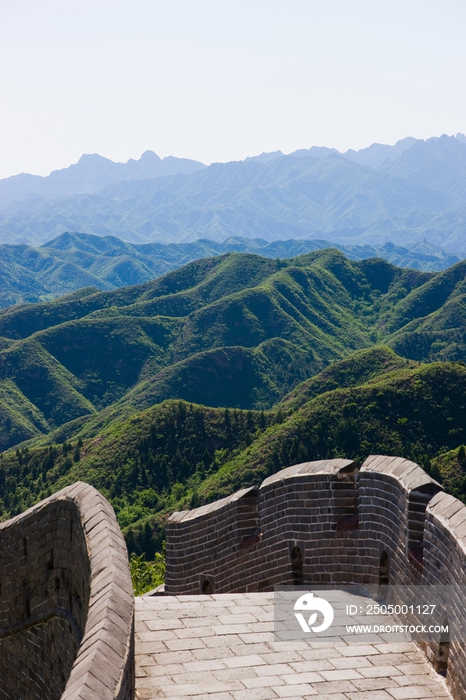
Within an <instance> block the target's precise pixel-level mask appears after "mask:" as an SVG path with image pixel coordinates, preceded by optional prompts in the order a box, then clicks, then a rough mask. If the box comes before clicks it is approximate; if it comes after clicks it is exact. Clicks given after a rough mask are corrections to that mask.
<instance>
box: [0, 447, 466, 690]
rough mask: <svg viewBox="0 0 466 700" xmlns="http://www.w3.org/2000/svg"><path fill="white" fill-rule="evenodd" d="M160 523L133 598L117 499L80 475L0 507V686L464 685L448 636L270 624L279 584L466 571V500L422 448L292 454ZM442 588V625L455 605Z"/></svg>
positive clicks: (441, 577) (441, 581)
mask: <svg viewBox="0 0 466 700" xmlns="http://www.w3.org/2000/svg"><path fill="white" fill-rule="evenodd" d="M166 540H167V573H166V583H165V591H164V594H163V595H157V596H155V597H151V596H143V597H141V598H138V599H136V601H135V600H134V598H133V595H132V590H131V581H130V576H129V571H128V562H127V553H126V548H125V545H124V541H123V538H122V535H121V533H120V530H119V528H118V525H117V522H116V519H115V516H114V513H113V510H112V508H111V507H110V506H109V504H108V503H107V502H106V501H105V499H104V498H103V497H102V496H101V495H100V494H99V493H98V492H97V491H96V490H95V489H93V488H92V487H90V486H88V485H86V484H82V483H78V484H75V485H73V486H70V487H68V488H66V489H64V490H63V491H61V492H59V493H57V494H54V495H53V496H51V497H50V498H48V499H47V500H45V501H43V502H41V503H39V504H38V505H37V506H34V507H33V508H31V509H29V510H28V511H26V512H25V513H23V514H21V515H18V516H17V517H15V518H14V519H12V520H10V521H8V522H4V523H2V524H0V562H1V563H0V619H1V620H0V698H6V699H8V700H29V699H31V700H39V699H40V700H45V699H47V700H48V699H50V700H56V699H57V700H58V698H65V699H66V700H71V698H73V699H76V700H77V699H78V698H79V699H82V700H90V699H96V700H100V699H102V700H106V699H107V698H108V699H109V700H112V699H113V700H132V699H133V698H134V697H139V698H143V697H144V698H152V697H154V698H155V697H172V698H174V697H192V696H195V697H197V698H198V699H199V700H200V699H201V698H202V697H205V698H209V699H210V698H212V700H217V697H218V700H220V699H221V700H228V699H229V698H232V699H233V700H246V699H247V698H251V700H252V699H254V700H258V699H259V698H263V699H265V698H277V697H300V698H301V697H303V698H307V697H313V696H316V697H317V698H318V700H321V698H322V699H325V698H332V700H343V699H347V698H349V699H350V700H358V699H359V698H360V700H365V699H366V698H367V699H369V698H373V700H378V699H379V698H381V699H382V700H383V699H384V698H390V699H391V700H393V698H395V700H396V699H398V698H400V699H401V698H435V697H438V698H440V697H453V698H456V699H458V700H465V699H466V645H465V643H464V640H461V639H460V638H452V639H445V638H440V637H439V638H438V639H437V640H434V642H432V640H429V641H428V642H427V641H425V642H423V641H422V640H421V644H420V647H416V646H415V645H414V643H410V644H409V645H404V646H403V645H402V644H400V645H398V646H397V645H394V646H393V645H392V646H390V644H385V645H384V644H375V643H374V644H366V646H365V647H363V648H361V651H360V652H357V651H354V650H353V651H351V650H349V649H347V650H346V651H345V649H343V650H341V649H340V650H338V649H336V648H335V649H324V652H325V653H324V654H323V655H322V654H320V653H319V651H318V650H316V649H315V648H313V647H312V644H311V645H310V646H309V647H308V648H307V647H306V648H305V649H304V648H303V647H302V646H301V647H299V646H297V647H296V649H294V650H293V649H292V648H291V647H288V650H287V649H286V648H285V647H284V648H283V649H282V650H281V651H280V649H281V647H277V645H276V644H275V645H274V643H273V641H272V636H271V621H270V619H269V618H268V617H267V615H268V614H269V613H267V610H270V607H271V602H272V596H273V594H272V593H271V592H272V591H273V589H274V586H276V585H283V584H287V585H291V584H295V585H305V586H307V585H312V584H315V585H317V584H342V585H343V584H348V583H359V584H375V585H386V584H387V583H390V584H397V585H416V586H425V585H447V586H455V587H457V590H460V587H462V586H465V585H466V506H464V505H463V504H462V503H461V502H460V501H458V500H457V499H455V498H454V497H453V496H450V495H448V494H445V493H444V492H443V490H442V487H441V486H440V484H438V483H437V482H435V481H434V480H433V479H431V478H430V477H429V476H428V475H427V474H426V473H425V472H424V471H423V470H422V469H421V468H420V467H419V466H417V465H416V464H414V463H412V462H409V461H407V460H405V459H402V458H399V457H386V456H372V457H369V458H368V459H367V460H366V462H365V463H364V464H363V465H362V466H361V467H360V468H359V467H358V465H357V464H355V463H354V462H352V461H349V460H344V459H334V460H327V461H319V462H310V463H305V464H300V465H295V466H293V467H289V468H287V469H283V470H282V471H280V472H278V473H276V474H274V475H273V476H271V477H269V478H268V479H266V480H265V481H264V482H263V483H262V484H261V485H260V486H258V487H252V488H248V489H244V490H242V491H239V492H238V493H235V494H233V495H231V496H229V497H227V498H224V499H221V500H219V501H216V502H213V503H210V504H208V505H205V506H201V507H200V508H196V509H194V510H191V511H182V512H177V513H173V514H172V516H171V517H170V518H169V520H168V524H167V532H166ZM452 590H453V589H452ZM450 602H451V604H452V606H451V610H453V614H452V616H451V617H450V619H449V620H448V622H449V624H450V625H451V626H452V628H454V626H455V624H456V625H461V623H462V621H463V619H464V618H465V617H466V610H465V608H464V603H463V601H462V600H460V598H459V597H458V598H457V599H454V600H452V601H450ZM221 606H223V608H221ZM254 606H255V607H254ZM267 606H268V607H267ZM220 608H221V609H222V610H224V611H225V610H228V613H227V614H224V615H223V614H220V613H219V612H218V611H219V610H220ZM135 610H136V614H135V612H134V611H135ZM216 611H217V612H216ZM235 611H236V612H235ZM245 611H246V612H245ZM216 616H217V617H216ZM134 618H135V620H134ZM229 618H232V623H231V626H230V627H229V628H228V629H227V627H228V626H227V627H223V628H222V627H221V625H226V621H227V620H228V619H229ZM215 620H217V623H216V622H215ZM134 621H136V632H134V630H133V626H134ZM219 621H220V622H219ZM220 623H221V624H220ZM228 635H230V636H228ZM233 638H234V641H233ZM135 640H136V651H135V643H134V642H135ZM235 645H236V646H235ZM248 645H249V647H248ZM235 649H236V651H235ZM248 649H249V653H248ZM420 649H421V650H422V651H420ZM232 650H233V651H232ZM278 657H280V658H281V659H282V661H281V662H280V663H278ZM242 659H243V660H244V659H247V664H248V665H249V666H250V667H251V668H246V662H244V663H242ZM274 659H275V661H273V660H274ZM384 660H385V661H386V662H387V663H386V664H385V666H384V665H383V663H382V662H383V661H384ZM389 661H390V664H389V663H388V662H389ZM267 664H270V666H267ZM135 665H136V667H137V669H136V672H135ZM279 667H280V668H279ZM410 667H416V669H417V670H416V672H414V671H413V670H412V669H411V670H409V668H410ZM264 668H266V669H267V670H266V671H264V670H263V669H264ZM257 669H258V670H257ZM261 669H262V671H261ZM280 669H281V670H280ZM306 669H307V671H306ZM429 669H430V670H429ZM382 670H383V671H384V673H385V675H383V673H382V672H381V671H382ZM437 671H439V672H441V673H442V674H443V676H445V677H446V685H445V682H444V680H443V676H441V675H439V674H437ZM177 674H178V675H177ZM273 674H275V675H273ZM292 674H294V676H293V678H294V680H293V683H295V684H296V685H295V686H293V685H290V686H288V685H287V683H291V681H290V680H286V679H290V678H291V677H292ZM338 674H339V675H338ZM345 674H346V675H345ZM272 676H273V679H272ZM208 679H209V680H208ZM267 679H268V681H267V682H268V685H267V683H265V681H266V680H267ZM209 683H210V685H209ZM338 684H339V685H338ZM298 686H299V688H300V690H299V691H298V690H296V688H298ZM290 688H292V689H293V688H295V690H291V691H290ZM419 689H420V690H419ZM259 691H260V692H259Z"/></svg>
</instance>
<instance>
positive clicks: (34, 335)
mask: <svg viewBox="0 0 466 700" xmlns="http://www.w3.org/2000/svg"><path fill="white" fill-rule="evenodd" d="M465 275H466V262H465V261H461V262H458V263H456V264H455V265H453V266H451V267H449V268H448V269H446V270H443V271H440V272H427V271H421V270H412V269H411V270H410V269H403V268H399V267H396V266H394V265H392V264H390V263H388V262H387V261H384V260H382V259H374V258H372V259H368V260H361V261H355V260H349V259H348V258H346V257H345V256H344V255H343V254H342V253H341V252H340V251H338V250H336V249H325V250H316V251H313V252H310V253H306V254H304V255H299V256H297V257H294V258H289V259H277V258H275V259H272V258H266V257H263V256H259V255H256V254H252V253H237V252H230V253H226V254H223V255H220V256H216V257H209V258H204V259H201V260H196V261H193V262H190V263H189V264H187V265H184V266H183V267H180V268H179V269H176V270H173V271H171V272H169V273H167V274H165V275H163V276H162V277H160V278H159V279H156V280H151V281H149V282H145V283H144V284H140V285H136V286H130V287H125V288H121V289H115V290H107V291H98V290H95V289H92V288H83V289H80V290H78V291H76V292H73V293H71V294H68V295H65V296H63V297H60V298H59V299H56V300H53V301H49V302H43V303H38V304H22V305H17V306H14V307H11V308H9V309H6V310H3V311H0V450H1V451H2V452H1V454H0V518H6V517H9V516H11V515H14V514H15V513H17V512H19V511H20V510H21V509H24V508H26V507H28V506H29V505H32V503H34V502H36V501H37V500H39V499H40V498H42V497H44V496H45V495H47V493H50V492H51V491H53V490H57V489H59V488H61V487H62V486H64V485H65V484H67V483H71V482H72V481H75V480H76V479H81V480H84V481H87V482H89V483H92V484H94V485H95V486H96V487H97V488H99V489H101V490H102V492H103V493H104V494H105V495H106V496H107V497H108V498H109V499H110V500H111V502H112V505H113V506H114V508H115V510H116V512H117V515H118V518H119V521H120V524H121V526H122V527H123V528H124V529H125V534H126V537H127V542H128V545H129V547H130V550H131V551H136V552H139V553H140V552H146V554H147V555H148V556H153V554H154V551H155V548H156V547H160V543H161V539H162V538H163V527H164V522H165V519H166V516H167V514H168V513H169V512H170V511H171V510H173V509H174V508H178V509H179V508H184V507H192V506H195V505H199V504H200V503H204V502H208V501H210V500H212V499H214V498H216V497H219V496H221V495H225V494H227V493H230V492H231V491H232V490H233V489H236V488H240V487H242V486H246V485H250V484H254V483H256V482H258V481H260V480H261V479H262V478H264V477H265V476H267V475H269V474H271V473H273V472H275V471H277V470H278V469H280V468H282V467H284V466H288V465H290V464H293V463H296V462H302V461H307V460H310V459H321V458H322V459H323V458H327V457H333V456H347V457H351V458H354V459H356V460H363V459H364V458H365V457H366V456H367V455H368V454H370V453H374V452H381V453H387V454H399V455H402V456H405V457H407V458H410V459H414V460H415V461H417V462H419V463H421V464H423V465H424V466H425V467H426V468H427V469H432V470H434V472H433V473H435V476H436V478H441V479H444V483H445V484H446V485H447V486H448V488H449V490H450V492H452V493H455V494H456V495H458V496H459V497H461V498H465V497H466V478H465V476H466V475H465V473H463V472H464V469H463V467H464V465H463V466H462V465H461V463H459V462H458V460H457V458H456V457H455V455H456V454H457V452H458V448H459V447H460V446H461V445H462V444H464V442H465V440H466V437H465V427H464V426H465V419H466V404H465V402H464V395H465V393H466V367H465V361H466V334H465V330H464V329H465V328H466V324H465V318H466V286H465ZM452 450H453V451H455V450H456V452H451V451H452ZM440 467H441V469H440ZM435 470H437V471H438V473H437V471H435Z"/></svg>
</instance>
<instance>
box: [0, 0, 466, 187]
mask: <svg viewBox="0 0 466 700" xmlns="http://www.w3.org/2000/svg"><path fill="white" fill-rule="evenodd" d="M465 37H466V2H465V1H464V0H367V1H366V0H318V1H317V0H286V1H285V0H247V1H243V0H234V1H232V0H215V1H209V0H190V1H188V0H164V1H163V2H161V1H159V0H132V1H130V0H79V2H76V1H75V0H40V2H38V1H37V0H14V2H12V0H0V177H7V176H9V175H13V174H16V173H19V172H32V173H36V174H40V175H45V174H48V173H49V172H50V171H51V170H53V169H56V168H62V167H66V166H67V165H69V164H70V163H72V162H76V161H77V160H78V159H79V157H80V156H81V155H82V154H83V153H100V154H101V155H104V156H106V157H108V158H111V159H112V160H119V161H126V160H128V158H139V156H140V155H141V153H142V152H143V151H145V150H147V149H151V150H154V151H155V152H156V153H158V154H159V155H160V156H166V155H170V154H171V155H175V156H184V157H188V158H195V159H198V160H202V161H203V162H205V163H210V162H212V161H226V160H238V159H243V158H245V157H246V156H248V155H254V154H257V153H261V152H262V151H272V150H277V149H280V150H282V151H283V152H284V153H289V152H290V151H293V150H295V149H297V148H309V147H310V146H312V145H326V146H333V147H335V148H338V149H339V150H346V149H347V148H355V149H358V148H362V147H364V146H367V145H369V144H370V143H372V142H374V141H379V142H382V143H394V142H395V141H396V140H398V139H399V138H403V137H404V136H408V135H410V136H416V137H419V138H426V137H428V136H432V135H440V134H442V133H448V134H454V133H456V132H458V131H462V132H466V70H465V69H466V40H465Z"/></svg>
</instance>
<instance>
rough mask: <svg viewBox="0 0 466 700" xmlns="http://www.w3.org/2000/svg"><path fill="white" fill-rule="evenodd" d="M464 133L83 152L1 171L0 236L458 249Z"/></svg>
mask: <svg viewBox="0 0 466 700" xmlns="http://www.w3.org/2000/svg"><path fill="white" fill-rule="evenodd" d="M465 216H466V137H464V136H463V135H462V134H458V135H457V136H456V137H453V136H451V137H449V136H446V135H444V136H441V137H440V138H432V139H427V140H426V141H423V140H417V139H413V138H406V139H403V140H401V141H399V142H398V143H397V144H395V145H394V146H385V145H382V144H372V146H370V147H369V148H367V149H362V150H360V151H357V152H356V151H347V152H346V153H344V154H341V153H338V151H336V150H335V149H330V148H318V147H312V148H311V149H308V150H306V149H302V150H299V151H296V152H294V153H292V154H290V155H283V154H282V153H281V152H280V151H277V152H274V153H269V154H262V155H261V156H256V157H252V158H248V159H246V160H244V161H238V162H230V163H213V164H212V165H210V166H208V167H207V166H204V165H203V164H202V163H199V162H196V161H189V160H186V159H175V158H172V159H170V158H165V159H163V160H161V159H159V158H158V157H157V156H156V155H155V154H153V153H151V152H146V153H145V154H144V155H143V157H142V158H141V159H140V160H139V161H128V163H126V164H122V163H112V162H111V161H108V160H106V159H103V158H101V157H100V156H97V155H93V156H83V158H82V159H81V160H80V162H79V163H78V164H76V165H74V166H71V167H70V168H66V169H64V170H61V171H55V172H54V173H52V174H51V175H50V176H48V177H46V178H40V177H35V176H31V175H17V176H15V177H12V178H7V179H5V180H1V181H0V241H1V242H3V243H25V244H30V245H40V244H42V243H44V242H46V241H50V240H51V239H53V238H56V237H57V236H59V235H60V234H61V233H64V232H66V231H79V232H82V233H88V234H96V235H99V236H104V235H111V236H117V237H120V238H122V239H124V240H125V241H128V242H132V243H153V242H159V243H188V242H193V241H196V240H198V239H209V240H211V241H214V242H217V243H218V242H223V241H225V240H226V239H229V238H231V237H238V236H239V237H242V238H248V239H249V238H260V239H264V240H266V241H269V242H270V241H277V240H286V239H290V238H291V239H299V240H301V239H306V240H307V239H311V240H312V239H320V240H322V239H323V240H330V241H332V242H333V243H336V244H341V245H370V246H381V245H383V244H385V243H387V242H392V243H393V244H395V245H396V246H401V247H408V248H409V247H411V246H415V245H417V244H422V243H423V242H424V241H425V242H426V243H427V244H433V245H435V246H439V247H441V248H443V249H446V250H447V251H448V252H449V253H453V254H456V255H459V256H464V255H465V253H466V243H465V236H464V233H465V229H464V221H465Z"/></svg>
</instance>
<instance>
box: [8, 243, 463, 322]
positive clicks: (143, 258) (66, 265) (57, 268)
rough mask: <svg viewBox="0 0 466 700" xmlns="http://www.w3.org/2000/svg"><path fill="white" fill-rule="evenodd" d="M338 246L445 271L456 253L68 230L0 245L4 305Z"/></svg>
mask: <svg viewBox="0 0 466 700" xmlns="http://www.w3.org/2000/svg"><path fill="white" fill-rule="evenodd" d="M331 247H336V248H338V249H339V250H341V251H342V252H343V253H344V254H345V255H346V256H347V257H349V258H350V259H352V260H362V259H365V258H371V257H381V258H384V259H385V260H388V261H389V262H392V263H393V264H395V265H398V266H400V267H411V268H415V269H418V270H443V269H445V268H447V267H450V266H451V265H453V264H454V263H455V262H458V261H459V258H458V257H457V256H456V255H453V254H451V253H447V252H446V251H444V250H443V249H442V248H439V247H437V246H432V245H429V244H427V243H425V242H422V243H417V244H414V245H411V246H408V247H403V246H394V245H393V244H384V245H381V246H375V247H374V246H370V245H366V246H351V245H344V244H343V245H334V244H332V243H330V242H329V241H324V240H294V239H291V240H287V241H285V240H283V241H280V240H279V241H273V242H271V243H269V242H267V241H265V240H263V239H251V238H241V237H236V238H230V239H227V240H226V241H224V242H215V241H209V240H198V241H195V242H193V243H179V244H175V243H172V244H162V243H146V244H134V243H127V242H125V241H122V240H121V239H119V238H116V237H115V236H104V237H100V236H94V235H91V234H84V233H64V234H62V235H61V236H58V238H56V239H54V240H52V241H49V242H47V243H45V244H44V245H43V246H41V247H39V248H33V247H32V246H27V245H7V244H5V245H0V308H6V307H8V306H13V305H14V304H18V303H24V302H29V303H34V302H40V301H49V300H51V299H54V298H56V297H59V296H62V295H63V294H68V293H70V292H73V291H75V290H78V289H82V288H83V287H95V288H97V289H100V290H110V289H116V288H118V287H124V286H128V285H134V284H142V283H144V282H148V281H149V280H152V279H154V278H155V277H160V276H161V275H163V274H165V273H166V272H169V271H170V270H175V269H178V268H179V267H182V266H183V265H186V264H187V263H188V262H191V261H194V260H198V259H200V258H205V257H211V256H214V255H222V254H224V253H229V252H233V251H236V252H243V253H246V252H249V253H256V254H259V255H261V256H263V257H266V258H273V259H275V258H277V257H278V258H292V257H295V256H297V255H303V254H305V253H309V252H312V251H314V250H321V249H323V248H331Z"/></svg>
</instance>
